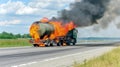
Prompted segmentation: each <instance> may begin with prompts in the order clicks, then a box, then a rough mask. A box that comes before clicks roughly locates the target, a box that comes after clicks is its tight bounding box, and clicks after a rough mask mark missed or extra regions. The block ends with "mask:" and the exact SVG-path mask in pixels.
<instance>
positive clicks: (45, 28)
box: [29, 18, 78, 47]
mask: <svg viewBox="0 0 120 67" xmlns="http://www.w3.org/2000/svg"><path fill="white" fill-rule="evenodd" d="M29 31H30V35H31V37H32V39H31V40H30V43H32V44H33V46H34V47H44V46H54V45H57V46H66V45H71V44H72V45H75V44H76V39H77V32H78V31H77V29H76V26H75V25H74V23H73V22H69V23H64V24H63V23H62V22H60V21H48V19H47V18H43V19H42V20H41V21H36V22H33V24H32V25H31V26H30V30H29Z"/></svg>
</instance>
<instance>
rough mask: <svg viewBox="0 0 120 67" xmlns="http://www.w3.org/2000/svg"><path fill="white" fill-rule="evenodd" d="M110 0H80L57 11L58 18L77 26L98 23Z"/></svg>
mask: <svg viewBox="0 0 120 67" xmlns="http://www.w3.org/2000/svg"><path fill="white" fill-rule="evenodd" d="M109 1H110V0H82V1H76V2H75V3H72V4H70V9H69V10H67V9H64V10H62V11H60V12H59V15H60V16H59V19H61V20H64V21H73V22H74V23H75V24H76V25H78V26H89V25H93V24H95V23H98V22H97V20H98V19H101V18H102V17H103V16H104V13H105V11H106V10H107V6H108V5H109Z"/></svg>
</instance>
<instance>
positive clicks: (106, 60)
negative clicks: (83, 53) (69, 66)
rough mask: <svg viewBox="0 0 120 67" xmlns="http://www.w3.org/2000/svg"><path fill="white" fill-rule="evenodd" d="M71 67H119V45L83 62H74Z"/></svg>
mask: <svg viewBox="0 0 120 67" xmlns="http://www.w3.org/2000/svg"><path fill="white" fill-rule="evenodd" d="M73 67H120V47H119V48H117V49H114V50H112V51H111V52H108V53H106V54H104V55H102V56H100V57H98V58H95V59H92V60H89V61H84V63H83V64H78V63H75V64H74V66H73Z"/></svg>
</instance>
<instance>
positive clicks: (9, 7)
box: [0, 0, 120, 37]
mask: <svg viewBox="0 0 120 67" xmlns="http://www.w3.org/2000/svg"><path fill="white" fill-rule="evenodd" d="M72 2H74V0H0V32H3V31H6V32H12V33H20V34H24V33H29V26H30V25H31V24H32V23H33V22H34V21H37V20H40V19H41V18H42V17H48V18H51V17H52V16H56V15H57V12H58V11H60V10H62V9H67V8H68V7H69V4H70V3H72ZM118 19H119V18H118ZM118 19H117V20H118ZM116 22H119V21H116ZM79 36H80V37H96V36H97V37H120V29H117V28H116V26H115V25H114V24H113V23H111V24H110V25H109V27H108V28H106V29H101V30H99V31H94V30H93V26H89V27H84V28H79Z"/></svg>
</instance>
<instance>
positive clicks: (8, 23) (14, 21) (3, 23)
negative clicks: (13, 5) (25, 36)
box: [0, 20, 21, 26]
mask: <svg viewBox="0 0 120 67" xmlns="http://www.w3.org/2000/svg"><path fill="white" fill-rule="evenodd" d="M20 22H21V21H20V20H9V21H8V20H5V21H0V26H9V25H16V24H20Z"/></svg>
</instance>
